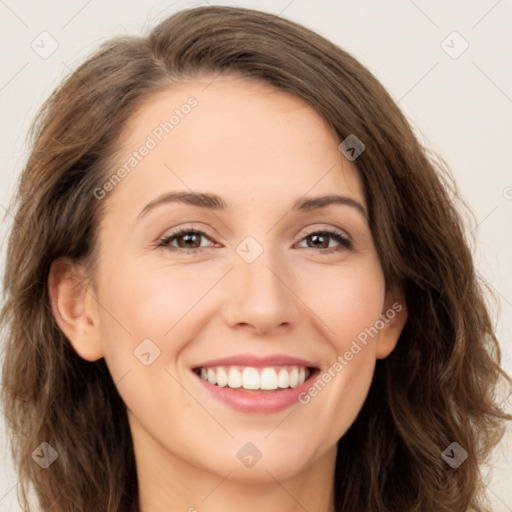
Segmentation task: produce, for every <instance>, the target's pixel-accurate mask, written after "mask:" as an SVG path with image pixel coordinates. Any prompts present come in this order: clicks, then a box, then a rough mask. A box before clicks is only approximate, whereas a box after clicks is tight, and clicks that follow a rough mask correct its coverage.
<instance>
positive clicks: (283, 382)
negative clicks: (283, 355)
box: [277, 368, 290, 388]
mask: <svg viewBox="0 0 512 512" xmlns="http://www.w3.org/2000/svg"><path fill="white" fill-rule="evenodd" d="M277 385H278V386H279V387H280V388H289V387H290V377H289V375H288V372H287V371H286V369H285V368H283V369H281V370H279V375H278V377H277Z"/></svg>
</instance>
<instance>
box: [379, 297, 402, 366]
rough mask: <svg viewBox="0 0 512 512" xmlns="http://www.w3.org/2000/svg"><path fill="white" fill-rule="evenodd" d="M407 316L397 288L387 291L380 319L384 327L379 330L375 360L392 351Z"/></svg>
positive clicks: (384, 356)
mask: <svg viewBox="0 0 512 512" xmlns="http://www.w3.org/2000/svg"><path fill="white" fill-rule="evenodd" d="M407 315H408V313H407V307H406V305H405V301H404V300H403V297H402V294H401V293H399V291H398V289H397V288H393V289H392V290H389V291H388V293H387V294H386V300H385V301H384V309H383V311H382V314H381V317H380V318H381V321H382V323H383V324H384V327H382V329H380V330H379V335H378V337H377V342H376V350H377V353H376V356H377V359H384V358H386V357H387V356H389V354H391V352H392V351H393V350H394V348H395V347H396V344H397V342H398V338H399V337H400V334H401V333H402V330H403V328H404V325H405V322H406V321H407Z"/></svg>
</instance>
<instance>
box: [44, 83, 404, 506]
mask: <svg viewBox="0 0 512 512" xmlns="http://www.w3.org/2000/svg"><path fill="white" fill-rule="evenodd" d="M211 80H212V78H211V77H210V78H208V79H205V80H199V79H197V81H192V82H187V83H183V84H181V85H180V86H178V87H174V88H173V89H169V90H168V91H165V92H163V93H159V94H158V95H156V96H154V97H152V98H150V99H149V100H148V101H147V102H146V103H145V104H144V105H143V106H141V108H140V109H139V111H138V112H137V114H136V115H135V116H133V118H132V119H131V120H130V122H129V123H128V126H129V128H130V132H129V133H128V134H127V135H126V136H125V137H124V140H123V150H122V152H121V153H120V157H119V158H120V161H119V165H122V162H123V161H124V160H126V158H127V157H128V156H129V155H130V154H131V153H132V152H133V151H136V150H137V148H140V147H141V145H143V144H144V141H145V140H147V137H148V135H150V134H152V133H153V130H154V129H155V127H156V126H158V125H159V123H161V122H162V121H163V120H166V119H168V118H169V113H172V111H174V110H175V109H176V108H177V107H180V105H183V104H184V103H186V101H187V98H189V97H191V96H193V97H194V98H196V99H197V102H198V103H197V106H196V107H195V108H194V109H192V110H191V111H190V113H189V114H187V115H186V116H184V117H183V118H182V119H180V121H179V124H177V125H176V126H175V127H174V129H173V130H172V132H170V133H169V134H166V135H165V136H164V137H163V138H162V140H161V141H159V142H158V144H157V146H156V147H155V148H153V149H151V151H150V152H149V154H147V156H145V157H144V158H143V159H142V160H141V161H140V162H139V163H138V164H137V166H136V168H134V169H133V171H131V172H130V173H129V174H128V175H127V176H126V177H125V178H124V179H123V180H122V181H121V182H120V183H119V184H117V185H116V186H115V188H114V189H113V190H112V191H110V192H109V193H108V195H106V197H105V198H103V199H101V200H102V201H107V202H108V208H107V211H106V214H105V216H104V218H103V219H102V221H101V226H100V236H99V255H100V257H99V261H98V266H97V268H96V274H95V278H94V279H92V278H91V279H89V280H88V281H85V285H84V283H83V282H82V285H78V284H77V283H78V280H77V277H76V276H77V274H79V273H80V274H81V275H83V274H84V273H85V272H86V269H85V268H84V267H80V266H79V265H77V264H74V263H73V262H70V261H68V260H65V259H63V260H58V261H56V262H54V265H53V266H52V271H51V276H50V285H51V296H52V305H53V311H54V315H55V317H56V319H57V321H58V323H59V325H60V327H61V328H62V330H63V331H64V333H65V334H66V336H67V337H68V338H69V340H70V342H71V343H72V345H73V347H74V348H75V350H76V351H77V353H78V354H79V355H80V356H82V357H83V358H84V359H87V360H90V361H95V360H98V359H100V358H102V357H104V358H105V361H106V362H107V365H108V367H109V369H110V371H111V373H112V376H113V379H114V381H115V382H116V386H117V388H118V391H119V393H120V395H121V396H122V398H123V400H124V402H125V403H126V406H127V410H128V415H129V422H130V429H131V432H132V437H133V440H134V446H135V452H136V461H137V473H138V478H139V487H140V509H141V511H142V512H164V511H165V512H169V511H187V510H189V511H193V510H197V511H200V512H212V511H216V510H223V511H224V512H231V511H235V510H236V511H239V510H244V511H245V512H253V511H254V512H255V511H258V512H259V511H261V510H272V511H281V512H296V511H297V512H298V511H303V510H304V509H305V510H308V511H310V512H333V511H334V501H333V498H334V489H333V477H334V467H335V460H336V450H337V441H338V440H339V438H341V437H342V436H343V434H344V433H345V432H346V431H347V430H348V428H349V427H350V425H351V424H352V423H353V421H354V420H355V418H356V417H357V415H358V413H359V411H360V409H361V407H362V405H363V403H364V400H365V398H366V395H367V393H368V390H369V386H370V383H371V379H372V375H373V371H374V368H375V363H376V360H377V359H378V358H385V357H387V356H388V355H389V354H390V353H391V351H392V350H393V349H394V347H395V345H396V342H397V340H398V337H399V334H400V332H401V330H402V328H403V325H404V323H405V320H406V316H407V313H406V308H405V305H403V308H402V309H401V310H400V311H399V312H396V314H395V315H394V317H393V318H392V319H390V320H389V321H388V322H387V323H385V326H384V327H383V328H381V329H379V332H378V334H377V335H375V336H374V337H372V338H371V339H369V341H368V343H367V344H366V345H362V344H360V345H361V350H360V351H359V352H357V354H355V355H354V356H353V358H351V359H350V360H349V361H347V364H346V365H344V367H343V370H342V371H340V372H337V373H336V375H335V377H334V378H332V379H331V380H330V382H329V383H328V385H326V386H325V387H324V388H323V389H322V390H321V392H318V394H316V396H314V397H310V400H309V401H308V403H304V404H303V403H299V402H296V403H294V404H293V405H292V406H290V407H287V408H286V409H285V410H282V411H279V412H273V413H248V412H240V411H238V410H235V409H233V408H232V407H230V406H228V405H226V404H225V403H223V402H220V401H219V400H217V399H216V398H213V397H212V395H211V394H210V393H209V392H208V391H207V390H206V388H205V386H204V385H203V383H202V382H201V380H200V379H199V378H198V376H197V375H196V374H195V373H194V372H193V371H192V368H193V367H194V365H197V364H198V363H200V362H203V361H206V360H212V359H217V358H221V357H226V356H231V355H235V354H236V355H239V354H258V355H265V356H266V355H273V354H277V353H279V354H285V355H289V356H294V357H299V358H302V359H306V360H308V361H313V362H314V363H315V366H316V367H318V369H319V375H322V374H323V373H325V372H327V371H328V369H329V368H332V367H333V363H334V362H335V361H337V360H338V359H337V358H338V356H340V355H341V356H342V355H343V354H345V353H346V352H347V351H349V350H350V348H351V346H353V345H351V343H352V342H353V340H354V339H356V338H357V336H358V335H359V334H360V333H361V332H363V331H364V329H365V328H368V327H370V326H373V325H374V324H375V323H376V321H377V320H378V319H379V316H380V315H381V314H386V312H387V311H388V310H389V309H390V308H391V307H392V305H393V304H394V303H397V302H399V303H401V304H403V302H402V299H401V297H400V296H399V295H397V293H396V292H395V291H393V290H390V291H388V293H386V290H385V286H384V276H383V272H382V268H381V266H380V263H379V259H378V256H377V253H376V249H375V246H374V242H373V239H372V235H371V232H370V228H369V225H368V222H367V219H366V217H365V214H364V211H366V212H367V205H366V203H365V198H364V190H363V185H362V181H361V178H360V176H359V171H358V170H357V168H356V167H355V165H354V163H352V162H349V161H348V160H346V159H345V158H344V156H343V155H342V154H341V153H340V151H339V150H338V143H339V141H338V140H337V139H336V137H335V136H334V135H333V133H332V131H331V130H330V129H329V127H328V126H327V125H326V124H325V122H324V121H323V119H322V118H321V117H320V116H319V115H318V114H317V113H316V112H315V111H314V110H313V109H311V108H310V107H309V106H308V105H307V104H305V103H304V102H303V101H302V100H300V99H298V98H295V97H293V96H291V95H289V94H287V93H284V92H281V91H275V90H274V89H271V88H269V87H268V86H264V85H261V84H255V83H249V82H246V81H242V80H239V79H235V78H227V77H225V78H217V79H216V80H214V81H213V82H212V83H211V84H210V85H209V86H208V87H206V88H205V86H206V85H207V84H208V83H209V82H211ZM171 191H183V192H191V191H194V192H203V193H206V192H208V193H211V194H216V195H218V196H221V198H222V199H223V200H224V201H225V203H226V204H227V208H226V209H225V210H210V209H207V208H202V207H199V206H195V205H190V204H183V203H178V202H161V203H160V204H158V205H156V206H154V207H153V208H150V209H148V210H147V211H146V212H145V213H144V214H143V215H142V216H140V213H141V211H142V210H144V208H145V207H146V205H148V204H149V203H151V202H152V201H154V200H155V199H157V198H161V196H162V194H165V193H168V192H171ZM332 194H338V195H341V196H345V197H348V198H350V199H351V200H352V201H354V202H357V203H359V204H360V205H361V207H362V210H363V212H362V211H361V209H360V208H358V207H356V206H354V205H353V204H330V205H328V206H326V207H324V208H319V209H315V210H310V211H302V212H300V211H298V212H293V211H292V206H293V204H294V203H295V201H297V200H300V199H305V198H313V197H319V196H326V195H332ZM181 227H186V228H190V229H194V230H196V231H202V232H203V233H204V235H201V236H197V237H196V238H195V239H194V238H192V239H190V238H189V242H188V243H189V244H190V245H186V244H185V243H184V236H183V235H182V236H181V238H178V239H176V238H175V239H174V240H173V241H172V242H170V247H169V246H159V241H160V240H162V239H164V238H166V237H168V236H169V235H170V234H171V233H172V232H173V230H176V229H177V228H181ZM325 230H329V231H334V232H336V233H340V234H341V235H342V236H343V237H345V238H346V239H349V241H350V247H347V246H346V245H344V244H343V243H340V242H339V241H337V240H336V239H335V238H332V236H329V235H327V236H325V235H324V237H323V238H319V239H318V238H317V239H316V244H315V241H314V240H312V238H314V236H311V235H312V233H318V232H325ZM189 236H190V235H189ZM246 237H252V239H253V240H254V241H255V243H254V242H253V241H251V242H250V243H251V244H253V245H251V246H247V247H249V250H250V251H254V250H256V249H255V248H257V247H260V248H261V249H262V252H261V254H260V255H259V256H258V257H257V258H256V259H255V260H254V261H252V262H251V263H248V262H247V261H246V260H244V258H242V257H241V256H240V254H241V253H239V252H237V250H236V249H237V247H239V246H240V244H241V243H242V242H244V241H245V242H247V240H246ZM190 240H191V241H190ZM188 247H196V252H187V248H188ZM327 250H331V252H326V251H327ZM145 339H149V340H151V343H153V344H154V346H156V347H158V349H159V351H160V353H159V356H158V357H157V358H156V359H154V361H153V362H152V363H151V364H150V365H148V366H146V365H144V364H143V363H141V361H140V360H138V359H137V357H135V356H134V350H136V349H137V347H138V346H139V345H140V344H141V342H142V341H143V340H145ZM148 347H152V345H148ZM151 350H154V349H152V348H150V351H151ZM146 357H149V356H146ZM152 357H153V356H152ZM331 372H332V370H331ZM248 442H251V443H253V444H254V445H255V446H256V447H257V448H258V450H259V451H260V452H261V459H260V460H259V461H258V462H257V463H256V464H255V465H253V466H252V467H248V466H247V465H245V464H243V463H242V462H241V460H240V459H239V458H238V457H237V453H238V452H239V450H240V449H241V448H242V447H243V446H244V445H246V443H248Z"/></svg>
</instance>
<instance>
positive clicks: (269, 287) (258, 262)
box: [226, 236, 297, 332]
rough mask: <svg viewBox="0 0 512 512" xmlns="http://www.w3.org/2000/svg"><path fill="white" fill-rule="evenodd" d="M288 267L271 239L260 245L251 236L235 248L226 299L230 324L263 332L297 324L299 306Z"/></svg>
mask: <svg viewBox="0 0 512 512" xmlns="http://www.w3.org/2000/svg"><path fill="white" fill-rule="evenodd" d="M285 265H286V263H285V262H283V261H282V260H281V258H280V254H279V251H277V250H275V248H272V247H270V246H269V242H268V239H267V242H263V241H262V242H260V241H258V240H256V238H255V237H252V236H248V237H246V238H245V239H244V240H243V241H242V242H241V243H240V244H239V245H238V246H237V247H236V249H235V254H234V255H233V271H232V272H231V273H230V274H231V281H230V287H232V288H231V290H230V291H231V293H229V294H228V296H227V297H226V299H227V301H228V303H229V307H228V308H227V311H228V321H229V322H230V323H232V324H236V323H243V324H250V325H252V326H253V327H254V328H256V329H257V330H258V331H260V332H263V331H267V330H269V329H272V328H273V327H277V326H279V325H281V324H283V323H291V322H293V321H294V318H295V313H296V312H295V308H296V307H297V305H296V304H295V300H294V295H293V293H292V292H291V291H290V289H289V288H288V287H289V286H290V284H289V283H288V282H287V281H289V279H290V278H289V275H290V273H289V272H286V270H285V268H286V267H285Z"/></svg>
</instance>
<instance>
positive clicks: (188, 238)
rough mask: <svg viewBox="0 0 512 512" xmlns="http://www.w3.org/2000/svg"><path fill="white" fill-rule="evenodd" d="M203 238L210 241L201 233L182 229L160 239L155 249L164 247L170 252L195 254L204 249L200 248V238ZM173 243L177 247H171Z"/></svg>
mask: <svg viewBox="0 0 512 512" xmlns="http://www.w3.org/2000/svg"><path fill="white" fill-rule="evenodd" d="M203 237H204V238H207V239H208V240H211V239H210V238H209V237H208V236H207V235H206V234H205V233H203V232H202V231H198V230H195V229H190V228H183V229H180V230H178V231H175V232H174V233H171V234H170V235H167V236H165V237H164V238H162V239H161V240H160V241H159V243H158V245H157V247H165V248H166V249H170V250H172V251H174V250H177V249H183V250H184V251H185V252H188V253H195V252H197V251H199V250H200V249H202V248H204V247H201V238H203ZM174 241H176V242H177V243H178V246H177V247H176V246H175V245H173V242H174Z"/></svg>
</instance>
